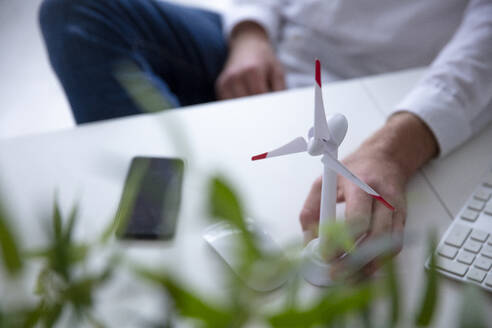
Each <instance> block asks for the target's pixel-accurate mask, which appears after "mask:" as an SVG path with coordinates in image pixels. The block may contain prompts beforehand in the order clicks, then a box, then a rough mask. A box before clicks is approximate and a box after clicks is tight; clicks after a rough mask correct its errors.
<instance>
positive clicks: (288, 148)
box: [251, 137, 307, 161]
mask: <svg viewBox="0 0 492 328" xmlns="http://www.w3.org/2000/svg"><path fill="white" fill-rule="evenodd" d="M306 150H307V143H306V140H304V138H303V137H297V138H295V139H294V140H292V141H291V142H289V143H287V144H285V145H283V146H282V147H279V148H277V149H274V150H272V151H269V152H267V153H263V154H259V155H256V156H253V157H252V158H251V160H252V161H256V160H259V159H264V158H269V157H275V156H282V155H289V154H294V153H300V152H303V151H306Z"/></svg>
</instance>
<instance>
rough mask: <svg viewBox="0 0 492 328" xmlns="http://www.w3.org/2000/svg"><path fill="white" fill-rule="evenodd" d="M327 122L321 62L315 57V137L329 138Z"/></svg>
mask: <svg viewBox="0 0 492 328" xmlns="http://www.w3.org/2000/svg"><path fill="white" fill-rule="evenodd" d="M329 136H330V135H329V133H328V123H327V122H326V114H325V109H324V106H323V95H322V93H321V63H320V61H319V60H318V59H316V84H315V85H314V137H315V138H316V139H326V140H328V139H329Z"/></svg>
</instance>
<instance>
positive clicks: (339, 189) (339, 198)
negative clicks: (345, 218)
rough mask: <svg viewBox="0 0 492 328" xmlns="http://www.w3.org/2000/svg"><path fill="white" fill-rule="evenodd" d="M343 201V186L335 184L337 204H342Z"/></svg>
mask: <svg viewBox="0 0 492 328" xmlns="http://www.w3.org/2000/svg"><path fill="white" fill-rule="evenodd" d="M344 201H345V195H344V193H343V186H342V185H341V184H340V182H338V183H337V203H342V202H344Z"/></svg>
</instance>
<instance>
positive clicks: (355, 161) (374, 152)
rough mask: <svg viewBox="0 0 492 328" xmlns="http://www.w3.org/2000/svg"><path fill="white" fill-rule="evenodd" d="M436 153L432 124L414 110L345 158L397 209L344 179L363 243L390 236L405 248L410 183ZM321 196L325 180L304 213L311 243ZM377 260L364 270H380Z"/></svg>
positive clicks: (341, 188)
mask: <svg viewBox="0 0 492 328" xmlns="http://www.w3.org/2000/svg"><path fill="white" fill-rule="evenodd" d="M437 152H438V147H437V143H436V140H435V137H434V135H433V134H432V132H431V131H430V130H429V128H428V127H427V126H426V125H425V124H424V123H423V122H422V121H421V120H420V119H419V118H417V117H416V116H414V115H413V114H410V113H407V112H403V113H398V114H395V115H393V116H392V117H391V118H390V119H389V120H388V122H387V123H386V124H385V125H384V126H383V128H381V129H380V130H379V131H377V132H376V133H375V134H374V135H373V136H372V137H371V138H369V139H368V140H366V141H365V142H364V143H363V144H362V145H361V146H360V147H359V148H358V149H357V150H356V151H355V152H354V153H353V154H351V155H350V156H348V157H347V158H346V159H345V160H344V161H343V162H344V164H345V165H346V166H347V167H348V168H349V169H350V170H351V171H352V172H354V173H355V174H356V175H357V176H358V177H360V178H361V179H362V180H363V181H365V182H366V183H367V184H369V185H370V186H371V187H372V188H373V189H375V190H376V191H377V192H378V193H379V194H381V196H382V197H383V198H385V199H386V200H388V201H389V202H390V203H391V204H392V205H393V206H394V207H395V211H390V210H389V209H388V208H386V207H385V206H384V205H383V204H381V203H380V202H377V201H375V200H373V199H372V198H371V197H370V196H369V195H367V194H366V193H365V192H363V191H362V190H360V189H359V188H358V187H357V186H356V185H354V184H353V183H352V182H350V181H348V180H347V179H345V178H343V177H339V179H338V186H337V201H338V202H342V201H345V202H346V208H345V218H346V221H347V223H348V225H349V227H353V231H356V235H355V236H354V237H355V238H356V239H358V238H362V240H361V241H360V243H359V244H358V247H364V244H365V243H367V242H368V241H370V240H376V239H378V238H381V237H384V236H388V237H391V239H392V241H393V242H396V245H399V246H397V247H396V249H395V254H396V253H398V252H399V251H400V249H401V246H402V242H403V228H404V225H405V218H406V202H405V187H406V184H407V182H408V180H409V179H410V178H411V177H412V175H413V174H414V173H415V172H416V171H417V170H418V168H419V167H421V166H422V165H423V164H425V163H426V162H428V161H429V160H430V159H431V158H432V157H434V156H435V155H436V154H437ZM320 199H321V178H318V179H317V180H316V181H315V182H314V184H313V187H312V189H311V192H310V193H309V195H308V198H307V200H306V202H305V204H304V208H303V210H302V212H301V217H300V219H301V226H302V229H303V231H304V236H305V239H306V242H307V241H309V240H310V239H312V238H314V237H316V233H317V231H316V230H315V229H316V228H317V225H318V222H319V209H320ZM348 259H349V258H345V259H344V260H342V261H339V262H336V264H335V265H334V273H335V274H336V273H338V272H339V271H340V270H343V268H344V267H345V264H346V262H347V260H348ZM378 260H379V259H378V258H375V259H373V260H371V261H370V262H369V264H367V265H366V266H365V267H364V268H363V269H362V271H363V273H364V274H372V273H373V272H374V271H375V270H376V269H377V268H378Z"/></svg>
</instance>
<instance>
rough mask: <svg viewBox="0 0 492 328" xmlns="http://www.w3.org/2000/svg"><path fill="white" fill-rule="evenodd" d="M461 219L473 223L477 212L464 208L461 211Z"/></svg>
mask: <svg viewBox="0 0 492 328" xmlns="http://www.w3.org/2000/svg"><path fill="white" fill-rule="evenodd" d="M461 218H462V219H463V220H467V221H471V222H475V220H476V219H477V218H478V212H477V211H475V210H471V209H469V208H466V209H464V210H463V213H461Z"/></svg>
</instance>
